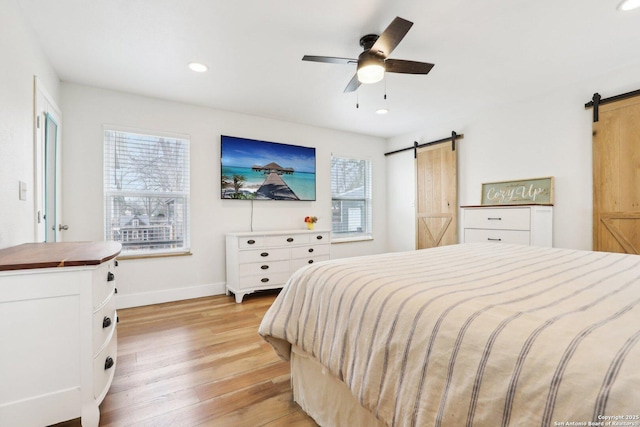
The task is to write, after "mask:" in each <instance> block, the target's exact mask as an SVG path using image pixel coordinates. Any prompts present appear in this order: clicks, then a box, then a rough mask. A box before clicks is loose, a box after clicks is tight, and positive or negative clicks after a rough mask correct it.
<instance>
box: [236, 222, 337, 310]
mask: <svg viewBox="0 0 640 427" xmlns="http://www.w3.org/2000/svg"><path fill="white" fill-rule="evenodd" d="M226 244H227V295H228V294H229V292H233V293H234V294H235V297H236V302H237V303H241V302H242V298H243V297H244V295H246V294H250V293H252V292H255V291H258V290H264V289H277V288H281V287H282V286H284V284H285V283H286V282H287V280H288V279H289V277H290V276H291V275H292V274H293V273H294V272H295V271H296V270H298V269H299V268H301V267H303V266H305V265H309V264H312V263H314V262H318V261H325V260H328V259H329V258H330V256H331V254H330V252H331V232H330V231H329V230H317V231H316V230H289V231H264V232H245V233H229V234H227V236H226Z"/></svg>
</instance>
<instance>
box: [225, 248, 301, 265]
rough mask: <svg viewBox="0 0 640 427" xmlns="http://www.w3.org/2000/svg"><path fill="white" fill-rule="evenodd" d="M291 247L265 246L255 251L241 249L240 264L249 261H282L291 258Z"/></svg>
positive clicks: (239, 254)
mask: <svg viewBox="0 0 640 427" xmlns="http://www.w3.org/2000/svg"><path fill="white" fill-rule="evenodd" d="M290 253H291V252H290V250H289V248H277V249H274V248H264V249H258V250H255V251H240V253H238V261H239V262H240V264H246V263H249V262H265V261H280V260H285V259H289V255H290Z"/></svg>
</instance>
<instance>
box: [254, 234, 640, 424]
mask: <svg viewBox="0 0 640 427" xmlns="http://www.w3.org/2000/svg"><path fill="white" fill-rule="evenodd" d="M259 333H260V335H262V336H263V337H264V338H265V339H266V340H267V341H268V342H269V343H271V344H272V345H273V347H274V349H275V350H276V351H277V352H278V354H279V355H280V356H281V357H282V358H284V359H288V358H289V355H290V349H291V344H295V345H297V346H299V347H300V348H302V349H303V350H304V351H306V352H307V353H309V354H310V355H311V356H313V357H314V358H315V359H317V360H318V361H319V362H320V363H321V364H323V365H324V366H326V368H327V370H328V371H329V372H330V373H331V374H332V375H334V376H335V377H336V378H338V379H340V380H341V381H343V382H344V383H345V384H346V385H347V386H348V387H349V389H350V390H351V392H352V394H353V396H354V398H355V399H357V401H358V402H359V403H360V404H361V405H362V406H364V407H365V408H367V409H368V410H370V411H371V412H372V413H373V414H375V416H376V417H377V418H378V419H380V420H382V421H383V422H385V423H386V424H388V425H390V426H465V425H466V426H472V425H473V426H508V425H510V426H559V425H563V426H567V425H603V426H604V425H607V424H606V423H607V422H612V423H610V424H608V425H636V426H640V419H639V418H638V417H639V415H640V343H639V342H638V341H640V256H636V255H623V254H613V253H604V252H588V251H577V250H566V249H551V248H537V247H528V246H517V245H505V244H462V245H453V246H446V247H441V248H435V249H428V250H421V251H414V252H404V253H390V254H381V255H374V256H368V257H357V258H347V259H338V260H333V261H327V262H323V263H318V264H314V265H311V266H309V267H307V268H304V269H301V270H299V271H298V272H296V273H295V274H294V275H293V276H292V277H291V279H290V281H289V283H288V284H287V285H286V286H285V288H284V289H283V290H282V292H281V294H280V295H279V296H278V298H277V299H276V300H275V302H274V304H273V306H272V307H271V308H270V309H269V311H268V312H267V313H266V315H265V317H264V319H263V321H262V324H261V325H260V329H259ZM612 417H615V418H612ZM589 422H591V423H592V424H589ZM599 422H602V424H594V423H599ZM616 422H617V423H620V422H625V423H627V424H614V423H616Z"/></svg>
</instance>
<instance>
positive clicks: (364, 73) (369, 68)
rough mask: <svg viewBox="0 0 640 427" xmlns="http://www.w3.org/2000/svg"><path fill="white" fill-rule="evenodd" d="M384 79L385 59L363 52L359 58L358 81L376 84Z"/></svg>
mask: <svg viewBox="0 0 640 427" xmlns="http://www.w3.org/2000/svg"><path fill="white" fill-rule="evenodd" d="M383 77H384V59H382V58H378V57H375V56H373V55H370V54H369V52H363V53H361V54H360V56H359V57H358V81H359V82H360V83H364V84H369V83H376V82H379V81H380V80H382V78H383Z"/></svg>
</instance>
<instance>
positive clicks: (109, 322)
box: [102, 316, 111, 329]
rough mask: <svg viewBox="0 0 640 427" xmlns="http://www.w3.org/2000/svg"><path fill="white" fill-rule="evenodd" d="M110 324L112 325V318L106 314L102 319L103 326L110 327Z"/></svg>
mask: <svg viewBox="0 0 640 427" xmlns="http://www.w3.org/2000/svg"><path fill="white" fill-rule="evenodd" d="M109 326H111V319H109V316H104V319H102V328H103V329H104V328H108V327H109Z"/></svg>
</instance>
